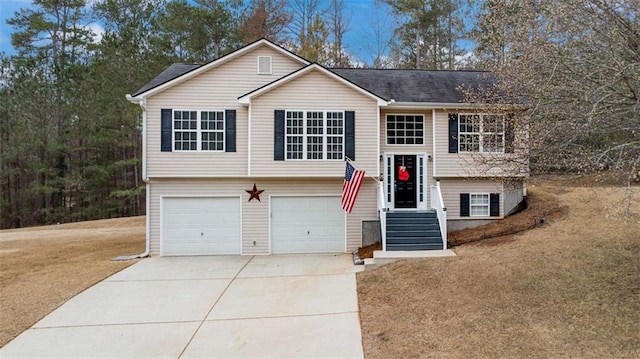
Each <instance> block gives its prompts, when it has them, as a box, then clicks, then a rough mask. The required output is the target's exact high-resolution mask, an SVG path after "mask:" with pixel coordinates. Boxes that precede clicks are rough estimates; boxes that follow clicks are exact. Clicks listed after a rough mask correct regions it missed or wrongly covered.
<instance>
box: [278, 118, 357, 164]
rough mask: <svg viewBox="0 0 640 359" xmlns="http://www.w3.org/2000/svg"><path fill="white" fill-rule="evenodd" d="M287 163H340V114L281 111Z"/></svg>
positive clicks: (341, 135)
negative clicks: (283, 116) (336, 161)
mask: <svg viewBox="0 0 640 359" xmlns="http://www.w3.org/2000/svg"><path fill="white" fill-rule="evenodd" d="M285 146H286V148H285V150H286V159H287V160H325V159H326V160H342V159H343V158H344V111H285Z"/></svg>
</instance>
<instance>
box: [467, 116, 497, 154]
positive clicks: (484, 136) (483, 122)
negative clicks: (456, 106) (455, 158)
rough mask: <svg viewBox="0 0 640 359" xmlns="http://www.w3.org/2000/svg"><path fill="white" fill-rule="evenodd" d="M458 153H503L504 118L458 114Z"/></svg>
mask: <svg viewBox="0 0 640 359" xmlns="http://www.w3.org/2000/svg"><path fill="white" fill-rule="evenodd" d="M458 116H459V122H458V123H459V126H460V127H459V132H458V139H459V141H458V145H459V151H460V152H504V116H503V115H490V114H459V115H458Z"/></svg>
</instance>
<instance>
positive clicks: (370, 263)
mask: <svg viewBox="0 0 640 359" xmlns="http://www.w3.org/2000/svg"><path fill="white" fill-rule="evenodd" d="M455 256H456V253H455V252H454V251H452V250H450V249H445V250H428V251H386V252H384V251H375V252H373V258H365V260H364V269H365V270H367V269H373V268H375V267H378V266H381V265H385V264H389V263H393V262H395V261H398V260H400V259H410V258H437V257H455Z"/></svg>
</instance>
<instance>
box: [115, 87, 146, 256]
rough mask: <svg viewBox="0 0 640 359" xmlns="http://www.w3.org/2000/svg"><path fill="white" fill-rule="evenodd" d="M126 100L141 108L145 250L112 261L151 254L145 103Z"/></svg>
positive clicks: (141, 100) (128, 97) (133, 99)
mask: <svg viewBox="0 0 640 359" xmlns="http://www.w3.org/2000/svg"><path fill="white" fill-rule="evenodd" d="M126 97H127V100H129V102H131V103H137V104H138V105H140V107H141V108H142V181H144V183H145V191H146V195H145V211H146V212H147V213H145V216H144V217H145V250H144V252H142V253H140V254H134V255H128V256H118V257H115V258H111V260H112V261H128V260H132V259H138V258H145V257H148V256H149V253H150V252H151V243H150V236H149V229H150V228H151V219H150V218H149V202H150V194H151V188H150V187H149V178H148V177H147V101H146V99H145V98H133V97H131V95H130V94H127V95H126Z"/></svg>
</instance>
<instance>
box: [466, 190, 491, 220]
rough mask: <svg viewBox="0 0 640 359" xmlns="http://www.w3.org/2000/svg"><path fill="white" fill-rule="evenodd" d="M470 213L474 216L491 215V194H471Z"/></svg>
mask: <svg viewBox="0 0 640 359" xmlns="http://www.w3.org/2000/svg"><path fill="white" fill-rule="evenodd" d="M469 215H470V216H472V217H487V216H489V194H488V193H471V194H469Z"/></svg>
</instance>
